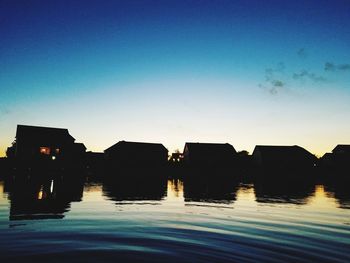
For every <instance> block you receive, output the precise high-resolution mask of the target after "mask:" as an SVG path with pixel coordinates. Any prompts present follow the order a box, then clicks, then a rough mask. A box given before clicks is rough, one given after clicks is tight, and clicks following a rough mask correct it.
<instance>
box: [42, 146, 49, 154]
mask: <svg viewBox="0 0 350 263" xmlns="http://www.w3.org/2000/svg"><path fill="white" fill-rule="evenodd" d="M40 153H41V154H45V155H49V154H50V148H49V147H40Z"/></svg>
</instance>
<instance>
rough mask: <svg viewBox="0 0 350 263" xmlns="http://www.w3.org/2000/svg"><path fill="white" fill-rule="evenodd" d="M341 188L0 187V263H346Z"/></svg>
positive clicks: (181, 184) (349, 232)
mask: <svg viewBox="0 0 350 263" xmlns="http://www.w3.org/2000/svg"><path fill="white" fill-rule="evenodd" d="M348 189H349V188H348V187H347V186H346V185H343V184H340V185H339V184H338V185H337V184H330V185H326V184H318V183H311V184H305V185H304V184H287V185H285V184H283V185H279V184H273V185H271V184H259V183H246V184H244V183H232V182H231V183H227V182H225V183H224V184H219V185H215V184H212V183H210V184H204V183H202V182H193V181H192V182H186V181H182V180H179V179H172V180H164V181H161V180H160V181H159V182H157V183H155V182H147V181H145V180H144V181H139V180H133V181H131V182H129V183H120V182H119V183H118V182H113V183H107V182H99V181H91V180H88V179H84V180H64V179H58V180H33V179H26V180H17V181H16V180H3V181H0V252H1V253H0V259H1V262H15V261H20V262H42V261H45V262H64V261H63V260H66V261H74V262H116V261H120V262H125V261H159V262H164V261H167V262H169V261H170V262H179V261H180V262H227V261H233V262H350V209H349V208H350V201H349V200H350V192H349V191H348Z"/></svg>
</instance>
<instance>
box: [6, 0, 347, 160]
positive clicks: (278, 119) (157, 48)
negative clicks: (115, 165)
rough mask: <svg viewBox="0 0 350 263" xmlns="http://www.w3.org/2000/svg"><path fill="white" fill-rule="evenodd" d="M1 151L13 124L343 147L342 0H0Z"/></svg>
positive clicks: (80, 133)
mask: <svg viewBox="0 0 350 263" xmlns="http://www.w3.org/2000/svg"><path fill="white" fill-rule="evenodd" d="M0 69H1V70H0V156H3V155H5V149H6V147H8V146H10V144H11V142H12V141H13V139H14V136H15V131H16V125H17V124H28V125H39V126H50V127H65V128H68V129H69V131H70V134H71V135H72V136H73V137H75V138H76V139H77V141H79V142H83V143H85V145H86V146H87V148H88V150H93V151H102V150H104V149H106V148H108V147H109V146H111V145H112V144H114V143H116V142H117V141H119V140H130V141H149V142H160V143H163V144H164V145H165V146H166V147H167V148H168V149H169V150H170V151H173V150H175V149H177V148H178V149H180V150H182V148H183V145H184V143H185V142H186V141H195V142H197V141H198V142H228V143H231V144H232V145H233V146H234V147H235V148H236V149H237V150H243V149H245V150H248V151H249V152H252V151H253V148H254V146H255V145H256V144H283V145H294V144H298V145H300V146H303V147H305V148H306V149H308V150H310V151H311V152H312V153H315V154H318V155H322V154H323V153H324V152H327V151H331V150H332V149H333V148H334V146H335V145H336V144H339V143H343V144H344V143H350V121H349V120H350V1H348V0H344V1H320V0H318V1H316V0H315V1H311V0H310V1H303V0H300V1H258V0H257V1H252V0H244V1H243V0H242V1H233V0H232V1H224V0H218V1H180V0H176V1H171V0H169V1H165V0H160V1H126V0H125V1H86V0H85V1H64V0H60V1H54V0H51V1H30V0H22V1H16V0H7V1H6V0H0Z"/></svg>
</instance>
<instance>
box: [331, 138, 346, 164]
mask: <svg viewBox="0 0 350 263" xmlns="http://www.w3.org/2000/svg"><path fill="white" fill-rule="evenodd" d="M332 161H333V164H334V165H335V166H336V167H339V168H344V167H350V145H346V144H339V145H337V146H336V147H335V148H334V149H333V151H332Z"/></svg>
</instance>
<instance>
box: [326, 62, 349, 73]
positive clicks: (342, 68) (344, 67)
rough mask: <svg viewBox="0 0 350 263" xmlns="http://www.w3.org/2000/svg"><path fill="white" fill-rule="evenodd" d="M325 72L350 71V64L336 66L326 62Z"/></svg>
mask: <svg viewBox="0 0 350 263" xmlns="http://www.w3.org/2000/svg"><path fill="white" fill-rule="evenodd" d="M324 70H325V71H332V72H336V71H350V64H335V63H332V62H326V63H325V65H324Z"/></svg>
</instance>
